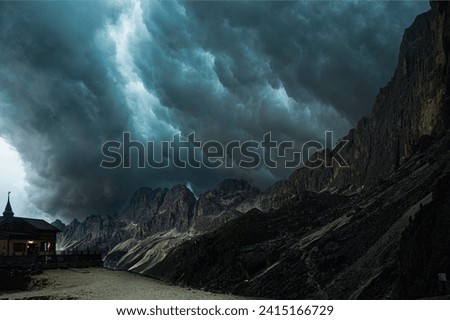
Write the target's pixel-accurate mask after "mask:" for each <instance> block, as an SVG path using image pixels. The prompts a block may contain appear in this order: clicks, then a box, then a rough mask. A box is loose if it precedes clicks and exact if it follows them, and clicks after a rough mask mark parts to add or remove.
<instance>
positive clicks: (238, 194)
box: [193, 179, 261, 232]
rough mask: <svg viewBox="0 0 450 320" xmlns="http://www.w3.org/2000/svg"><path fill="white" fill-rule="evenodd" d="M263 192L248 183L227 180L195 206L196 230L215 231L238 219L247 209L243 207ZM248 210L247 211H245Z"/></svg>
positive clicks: (199, 200) (194, 226)
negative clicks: (242, 206)
mask: <svg viewBox="0 0 450 320" xmlns="http://www.w3.org/2000/svg"><path fill="white" fill-rule="evenodd" d="M260 194H261V192H260V191H259V190H258V189H257V188H255V187H253V186H251V185H250V184H249V183H248V182H247V181H244V180H236V179H227V180H225V181H223V182H221V183H220V184H219V185H218V186H217V187H215V188H213V189H211V190H209V191H207V192H205V193H204V194H202V195H201V196H200V198H199V199H198V202H197V204H196V206H195V213H196V215H195V222H194V225H193V228H194V230H196V231H198V232H205V231H213V230H215V229H216V228H218V227H220V226H221V225H223V224H224V223H225V222H227V221H229V220H231V219H233V218H236V217H238V216H239V215H240V214H241V213H242V212H245V211H247V210H248V209H247V208H241V205H242V204H243V203H244V202H246V201H248V200H249V199H254V198H255V197H257V196H259V195H260ZM245 209H247V210H245Z"/></svg>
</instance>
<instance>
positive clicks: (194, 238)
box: [54, 2, 450, 299]
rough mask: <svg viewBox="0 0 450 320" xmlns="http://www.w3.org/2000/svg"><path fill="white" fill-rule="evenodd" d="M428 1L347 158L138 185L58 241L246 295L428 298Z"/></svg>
mask: <svg viewBox="0 0 450 320" xmlns="http://www.w3.org/2000/svg"><path fill="white" fill-rule="evenodd" d="M430 4H431V9H430V10H429V11H428V12H426V13H424V14H421V15H419V16H418V17H417V18H416V19H415V21H414V23H413V24H412V25H411V26H410V27H409V28H407V29H406V31H405V33H404V36H403V40H402V43H401V46H400V52H399V57H398V65H397V68H396V70H395V72H394V75H393V77H392V78H391V80H390V81H389V82H388V83H387V85H386V86H385V87H384V88H382V89H380V91H379V93H378V95H377V97H376V99H375V103H374V106H373V109H372V110H373V111H372V115H371V117H370V118H362V119H361V120H360V121H359V122H358V124H357V126H356V127H355V128H354V129H351V130H350V132H349V133H348V134H347V136H345V137H343V139H344V140H348V141H349V143H348V144H347V145H346V147H345V148H344V149H343V150H342V153H341V155H342V157H343V158H344V159H345V160H346V161H347V162H348V164H349V167H339V166H333V167H332V168H325V167H321V168H317V169H308V168H307V167H304V168H301V169H298V170H297V171H295V172H294V173H293V174H292V175H291V176H290V177H289V178H288V179H286V180H283V181H279V182H277V183H276V184H275V185H273V186H272V187H271V188H270V189H269V190H268V191H264V192H263V191H261V190H259V189H258V188H256V187H253V186H252V185H250V184H249V183H248V182H246V181H244V180H238V179H227V180H225V181H223V182H221V183H220V184H219V185H217V186H216V187H214V188H212V189H210V190H208V191H207V192H205V193H203V194H201V195H200V196H199V198H198V199H197V198H196V197H195V195H194V194H193V193H192V192H191V191H190V190H189V189H188V188H187V187H186V186H183V185H176V186H174V187H172V188H165V189H161V188H158V189H151V188H146V187H144V188H140V189H138V190H137V191H136V192H135V193H134V195H133V197H132V199H131V200H130V202H129V204H128V206H127V207H126V209H125V210H123V211H122V212H120V213H118V214H115V215H112V216H107V217H105V216H99V215H94V216H90V217H88V218H87V219H86V220H84V221H83V222H79V221H77V220H74V221H73V222H71V223H70V224H69V225H64V224H62V223H61V222H60V221H55V222H54V225H55V226H57V227H58V228H60V229H61V230H62V231H63V232H61V233H60V235H59V236H58V244H59V247H60V248H61V249H63V250H71V249H75V248H76V249H79V250H85V249H88V248H89V249H90V250H97V251H101V252H103V254H104V256H105V266H106V267H108V268H112V269H120V270H129V271H131V272H136V273H140V274H143V275H147V276H151V277H155V278H158V279H161V280H164V281H168V282H171V283H175V284H179V285H185V286H191V287H196V288H201V289H204V290H211V291H216V292H226V293H233V294H236V295H243V296H251V297H264V298H275V299H278V298H282V299H399V298H400V299H403V298H424V297H431V296H436V295H437V294H439V292H438V291H439V288H438V278H437V277H438V273H447V274H448V275H450V254H449V252H450V233H449V232H448V230H450V215H449V212H450V211H449V209H450V197H449V195H450V194H449V191H448V190H449V189H450V188H448V185H449V183H450V109H449V108H450V106H449V104H450V63H449V59H450V57H449V47H450V5H449V4H448V3H447V2H431V3H430ZM362 72H363V71H362ZM343 94H346V95H351V94H352V93H351V92H345V93H343ZM333 152H335V150H323V151H321V152H318V153H317V154H315V155H314V156H313V158H312V159H311V161H312V160H314V158H315V157H324V156H325V153H329V154H330V155H333Z"/></svg>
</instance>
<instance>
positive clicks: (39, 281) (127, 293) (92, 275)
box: [0, 268, 238, 300]
mask: <svg viewBox="0 0 450 320" xmlns="http://www.w3.org/2000/svg"><path fill="white" fill-rule="evenodd" d="M0 299H45V300H49V299H50V300H53V299H56V300H59V299H64V300H70V299H82V300H174V299H175V300H210V299H217V300H228V299H238V297H235V296H231V295H220V294H212V293H209V292H205V291H201V290H196V289H195V290H192V289H189V288H182V287H178V286H173V285H169V284H165V283H163V282H161V281H158V280H154V279H151V278H147V277H143V276H140V275H137V274H133V273H129V272H125V271H111V270H107V269H104V268H87V269H58V270H45V271H44V272H43V273H42V274H40V275H36V276H33V279H32V284H31V288H30V290H27V291H15V292H14V291H12V292H6V293H5V292H3V293H1V292H0Z"/></svg>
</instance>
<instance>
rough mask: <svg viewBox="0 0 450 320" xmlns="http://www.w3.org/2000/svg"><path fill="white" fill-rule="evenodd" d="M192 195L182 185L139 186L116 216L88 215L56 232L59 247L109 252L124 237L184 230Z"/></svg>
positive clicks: (137, 237) (189, 214) (191, 208)
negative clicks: (162, 187)
mask: <svg viewBox="0 0 450 320" xmlns="http://www.w3.org/2000/svg"><path fill="white" fill-rule="evenodd" d="M195 201H196V199H195V196H194V195H193V193H192V192H191V191H190V190H189V189H188V188H186V187H185V186H182V185H177V186H174V187H173V188H171V189H160V188H158V189H151V188H140V189H138V190H137V191H136V192H135V193H134V195H133V196H132V198H131V200H130V203H129V205H128V207H127V208H126V209H125V210H124V211H123V212H122V213H120V214H117V215H115V216H107V217H101V216H89V217H88V218H86V220H85V221H83V222H81V223H80V222H79V221H77V220H74V221H73V222H72V223H71V224H69V225H68V226H66V227H65V228H64V232H62V233H61V234H59V235H58V239H57V240H58V241H57V242H58V246H59V248H60V249H62V250H71V249H74V248H77V249H78V250H86V249H88V248H89V249H90V250H97V251H101V252H103V253H104V254H106V253H108V252H109V250H111V249H112V248H113V247H115V246H116V245H117V244H118V243H121V242H123V241H126V240H127V239H130V238H133V239H143V238H146V237H147V236H148V235H149V234H152V233H156V232H161V231H167V230H171V229H175V230H176V231H177V232H185V231H187V230H188V228H189V227H190V225H191V221H192V219H193V215H194V211H193V209H194V204H195Z"/></svg>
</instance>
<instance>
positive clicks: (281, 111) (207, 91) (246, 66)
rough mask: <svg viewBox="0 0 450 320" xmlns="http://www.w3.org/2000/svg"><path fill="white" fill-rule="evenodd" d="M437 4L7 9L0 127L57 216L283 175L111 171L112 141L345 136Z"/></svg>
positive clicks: (38, 196) (2, 6)
mask: <svg viewBox="0 0 450 320" xmlns="http://www.w3.org/2000/svg"><path fill="white" fill-rule="evenodd" d="M427 6H428V5H427V3H424V2H399V1H389V2H376V3H374V2H360V3H354V2H329V3H328V2H322V1H319V2H312V1H311V2H235V1H233V2H227V3H224V2H195V1H192V2H172V1H161V2H154V1H151V2H150V1H149V2H143V3H141V4H140V3H139V2H125V3H117V4H116V3H104V4H103V3H98V2H83V5H80V4H79V3H78V2H75V3H67V2H64V3H5V2H1V3H0V110H1V112H2V117H1V119H0V133H1V135H2V136H3V137H5V138H6V139H7V140H8V141H10V143H11V144H12V145H14V146H15V147H16V148H17V150H18V151H19V153H20V154H21V156H22V158H23V160H24V162H25V165H26V170H27V179H28V182H29V183H30V187H29V190H28V193H29V196H30V198H31V199H32V201H33V202H34V203H35V204H36V205H37V206H38V207H39V208H41V209H42V210H44V211H46V212H48V213H50V214H59V215H65V216H75V215H76V216H82V215H87V214H91V213H112V212H114V211H115V210H117V209H118V208H119V207H120V206H121V205H122V204H123V203H124V201H125V199H126V198H127V197H129V195H130V193H132V192H133V191H134V189H135V188H137V187H139V186H141V185H149V186H153V187H156V186H170V185H173V184H175V183H188V182H190V183H191V184H192V185H193V186H194V187H195V188H196V189H197V190H199V191H202V190H204V189H205V188H208V187H210V186H211V185H212V184H214V183H217V182H218V181H220V180H221V179H223V178H225V177H227V176H236V177H244V178H247V179H250V180H252V181H253V182H255V183H257V184H259V185H267V184H268V183H270V182H273V180H274V179H277V178H280V177H282V176H285V175H286V174H287V172H286V171H285V170H283V169H279V170H273V171H268V170H264V169H261V170H255V171H248V170H247V171H245V170H239V169H233V170H199V169H184V170H180V169H174V168H169V169H167V170H159V171H155V170H150V169H144V170H142V169H141V170H138V169H127V170H120V169H116V170H105V169H101V168H100V167H99V163H100V160H101V152H100V148H101V145H102V144H103V143H104V142H105V141H107V140H113V139H114V140H118V139H119V138H120V136H121V135H122V132H123V131H130V132H132V134H133V137H134V138H136V139H139V140H143V141H145V140H150V139H151V140H160V139H168V138H170V137H171V135H172V134H173V133H174V132H177V131H180V132H181V133H182V134H184V135H187V134H189V133H190V132H193V131H195V132H196V134H197V138H199V139H201V140H202V141H205V140H207V139H215V140H219V141H223V142H227V141H230V140H248V139H256V140H260V139H261V137H262V135H263V134H264V133H266V132H268V131H272V132H273V135H274V136H275V138H277V139H293V140H295V141H296V142H298V144H301V143H302V142H303V141H305V140H306V139H311V138H316V139H317V138H318V139H321V138H322V136H323V131H325V130H333V131H335V132H336V135H337V136H338V137H339V136H342V135H343V134H345V132H346V130H348V129H349V127H350V126H351V125H353V124H355V122H356V121H357V120H358V119H359V118H360V117H361V115H363V114H368V113H369V111H370V108H371V106H372V102H373V99H374V96H375V94H376V92H377V91H378V88H379V87H380V86H381V85H384V83H385V82H386V81H387V80H388V79H389V77H390V76H391V74H392V72H393V69H394V67H395V64H396V60H397V51H398V47H399V42H400V39H401V35H402V33H403V30H404V28H405V27H407V26H408V25H409V24H410V23H411V22H412V20H413V18H414V16H415V15H417V14H418V13H420V12H422V11H425V10H426V9H427Z"/></svg>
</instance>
